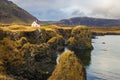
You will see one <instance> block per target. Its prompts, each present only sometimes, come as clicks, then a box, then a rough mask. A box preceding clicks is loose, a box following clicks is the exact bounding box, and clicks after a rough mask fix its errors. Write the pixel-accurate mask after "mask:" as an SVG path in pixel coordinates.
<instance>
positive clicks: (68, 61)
mask: <svg viewBox="0 0 120 80" xmlns="http://www.w3.org/2000/svg"><path fill="white" fill-rule="evenodd" d="M48 80H85V70H84V68H83V66H82V64H81V62H80V61H79V60H78V59H77V57H76V56H75V55H74V53H73V52H71V51H67V52H64V53H63V54H62V55H61V56H60V60H59V64H57V66H56V68H55V70H54V72H53V73H52V75H51V76H50V78H49V79H48Z"/></svg>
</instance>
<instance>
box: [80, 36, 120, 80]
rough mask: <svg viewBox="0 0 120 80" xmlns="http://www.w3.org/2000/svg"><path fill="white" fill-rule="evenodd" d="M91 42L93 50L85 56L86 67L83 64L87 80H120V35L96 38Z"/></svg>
mask: <svg viewBox="0 0 120 80" xmlns="http://www.w3.org/2000/svg"><path fill="white" fill-rule="evenodd" d="M92 42H93V43H92V44H93V46H94V50H92V51H91V53H87V54H86V55H90V56H89V57H86V58H88V59H87V61H86V63H87V65H86V63H84V62H83V64H84V65H85V66H86V70H87V80H120V35H119V36H117V35H106V36H97V39H93V40H92ZM81 57H82V56H81ZM83 61H84V60H83Z"/></svg>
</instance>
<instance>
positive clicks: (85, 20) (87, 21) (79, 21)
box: [55, 17, 120, 27]
mask: <svg viewBox="0 0 120 80" xmlns="http://www.w3.org/2000/svg"><path fill="white" fill-rule="evenodd" d="M55 24H57V25H66V26H76V25H86V26H103V27H104V26H106V27H107V26H120V20H115V19H100V18H90V17H74V18H70V19H63V20H60V21H58V22H56V23H55Z"/></svg>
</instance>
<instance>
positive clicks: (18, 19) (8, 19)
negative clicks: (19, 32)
mask: <svg viewBox="0 0 120 80" xmlns="http://www.w3.org/2000/svg"><path fill="white" fill-rule="evenodd" d="M35 19H36V18H35V17H33V16H32V15H31V14H29V13H28V12H27V11H25V10H24V9H22V8H20V7H18V6H17V5H16V4H14V3H13V2H11V1H9V0H0V24H30V23H31V22H32V21H34V20H35Z"/></svg>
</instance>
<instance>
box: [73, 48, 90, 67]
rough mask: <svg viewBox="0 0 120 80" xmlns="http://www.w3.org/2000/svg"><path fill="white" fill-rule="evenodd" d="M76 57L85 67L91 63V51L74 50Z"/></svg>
mask: <svg viewBox="0 0 120 80" xmlns="http://www.w3.org/2000/svg"><path fill="white" fill-rule="evenodd" d="M74 52H75V54H76V56H77V57H78V58H79V59H80V60H81V62H82V63H83V65H84V66H85V67H87V66H89V65H90V63H91V50H75V51H74Z"/></svg>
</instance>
